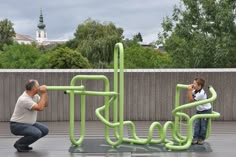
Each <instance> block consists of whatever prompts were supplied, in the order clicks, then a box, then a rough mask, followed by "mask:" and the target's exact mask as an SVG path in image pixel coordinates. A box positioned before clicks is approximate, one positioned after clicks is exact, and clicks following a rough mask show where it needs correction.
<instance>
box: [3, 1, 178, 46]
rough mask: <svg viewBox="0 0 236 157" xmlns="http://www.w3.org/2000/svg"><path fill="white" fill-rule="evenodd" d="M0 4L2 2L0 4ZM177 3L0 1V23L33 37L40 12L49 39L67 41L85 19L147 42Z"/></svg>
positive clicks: (154, 35) (152, 38) (155, 33)
mask: <svg viewBox="0 0 236 157" xmlns="http://www.w3.org/2000/svg"><path fill="white" fill-rule="evenodd" d="M1 1H2V2H1ZM179 1H180V0H165V1H158V0H148V1H143V0H121V1H108V0H81V1H76V0H67V1H64V0H57V1H48V0H34V1H31V0H21V1H11V0H10V1H3V0H0V2H1V6H0V20H1V19H5V18H8V19H9V20H11V21H12V22H13V23H14V28H15V30H16V31H17V33H19V34H26V35H31V36H32V37H35V32H36V30H37V24H38V21H39V13H40V8H42V10H43V16H44V23H45V24H46V30H47V34H48V38H49V39H62V38H63V37H65V38H68V39H70V38H71V37H73V34H74V32H75V31H76V28H77V27H78V25H79V24H81V23H83V22H84V21H85V20H86V19H87V18H92V19H93V20H98V21H101V22H104V21H110V22H113V23H114V24H115V25H116V26H118V27H122V28H123V29H124V31H125V32H124V35H125V37H126V38H131V37H132V36H133V35H135V34H137V33H138V32H140V33H141V34H142V35H143V38H144V40H145V41H146V42H152V41H153V40H155V38H156V36H157V33H158V31H159V30H160V28H161V22H162V19H163V17H165V16H167V15H171V13H172V8H173V6H174V4H178V3H179Z"/></svg>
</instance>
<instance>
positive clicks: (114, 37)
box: [67, 19, 123, 68]
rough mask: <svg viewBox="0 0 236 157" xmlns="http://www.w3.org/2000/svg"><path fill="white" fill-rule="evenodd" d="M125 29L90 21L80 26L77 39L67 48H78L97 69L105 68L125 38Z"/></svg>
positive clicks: (76, 33) (70, 42)
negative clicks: (115, 49)
mask: <svg viewBox="0 0 236 157" xmlns="http://www.w3.org/2000/svg"><path fill="white" fill-rule="evenodd" d="M122 34H123V29H122V28H117V27H116V26H115V25H114V24H113V23H111V22H110V23H99V22H97V21H94V20H91V19H88V20H86V21H85V22H84V23H83V24H80V25H79V26H78V28H77V30H76V32H75V34H74V35H75V39H73V40H72V41H69V42H68V43H67V46H70V47H71V48H72V49H74V48H77V49H78V50H79V51H80V52H81V53H82V55H83V56H84V57H86V58H87V59H88V60H89V62H90V63H92V64H93V65H94V67H96V68H104V67H106V65H107V64H109V63H110V62H112V60H113V50H114V46H115V44H116V43H117V42H120V41H121V40H122V38H123V36H122Z"/></svg>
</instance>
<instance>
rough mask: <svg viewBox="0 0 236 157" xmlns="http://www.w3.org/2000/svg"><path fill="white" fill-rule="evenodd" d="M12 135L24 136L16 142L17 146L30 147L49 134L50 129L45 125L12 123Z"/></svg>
mask: <svg viewBox="0 0 236 157" xmlns="http://www.w3.org/2000/svg"><path fill="white" fill-rule="evenodd" d="M10 129H11V132H12V134H14V135H19V136H24V137H22V138H20V139H19V140H17V141H16V143H15V144H17V145H22V146H29V145H30V144H32V143H34V142H35V141H37V140H38V139H40V138H42V137H44V136H45V135H47V134H48V128H47V126H45V125H44V124H41V123H38V122H36V123H35V124H33V125H32V124H26V123H17V122H10Z"/></svg>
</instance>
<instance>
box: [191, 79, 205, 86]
mask: <svg viewBox="0 0 236 157" xmlns="http://www.w3.org/2000/svg"><path fill="white" fill-rule="evenodd" d="M194 80H195V81H196V82H197V84H198V85H199V86H201V88H203V87H204V84H205V80H204V79H203V78H195V79H194Z"/></svg>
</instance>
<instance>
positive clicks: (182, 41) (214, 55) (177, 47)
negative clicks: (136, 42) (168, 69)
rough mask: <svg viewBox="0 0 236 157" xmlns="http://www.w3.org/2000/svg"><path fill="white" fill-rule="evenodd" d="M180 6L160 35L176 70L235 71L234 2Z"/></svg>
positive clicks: (187, 1)
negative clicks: (222, 69)
mask: <svg viewBox="0 0 236 157" xmlns="http://www.w3.org/2000/svg"><path fill="white" fill-rule="evenodd" d="M181 2H182V3H181V5H180V6H175V7H174V10H173V15H172V17H171V18H170V17H166V18H165V19H164V20H163V23H162V27H163V32H162V33H160V34H159V42H162V43H163V44H164V46H165V49H166V50H167V52H168V53H170V55H171V56H172V58H173V61H174V63H175V65H176V67H184V68H185V67H187V68H220V67H236V53H235V50H236V24H235V20H236V12H235V9H236V1H232V0H217V1H216V0H194V1H193V0H181ZM182 8H183V9H182Z"/></svg>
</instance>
